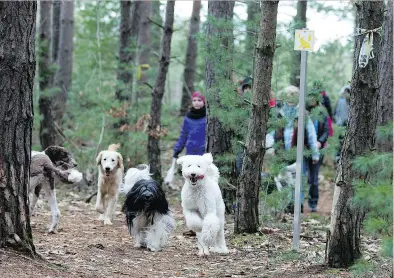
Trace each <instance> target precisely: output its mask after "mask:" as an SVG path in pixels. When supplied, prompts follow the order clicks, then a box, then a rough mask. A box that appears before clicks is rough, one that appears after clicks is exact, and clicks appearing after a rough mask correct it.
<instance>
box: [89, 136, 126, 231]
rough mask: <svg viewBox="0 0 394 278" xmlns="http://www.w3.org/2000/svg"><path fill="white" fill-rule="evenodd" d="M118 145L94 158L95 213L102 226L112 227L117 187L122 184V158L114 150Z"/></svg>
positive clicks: (110, 147) (111, 146)
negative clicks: (95, 170) (102, 223)
mask: <svg viewBox="0 0 394 278" xmlns="http://www.w3.org/2000/svg"><path fill="white" fill-rule="evenodd" d="M119 147H120V146H119V145H115V144H112V145H110V146H109V147H108V150H106V151H102V152H100V153H99V154H98V156H97V158H96V162H97V166H98V172H99V176H98V182H97V187H98V191H97V200H96V211H98V212H99V213H100V216H99V220H101V221H104V225H112V217H113V215H114V212H115V209H116V203H117V201H118V194H119V193H118V192H119V187H120V185H121V184H122V179H123V173H124V166H123V158H122V155H121V154H120V153H118V152H117V151H116V150H117V149H118V148H119Z"/></svg>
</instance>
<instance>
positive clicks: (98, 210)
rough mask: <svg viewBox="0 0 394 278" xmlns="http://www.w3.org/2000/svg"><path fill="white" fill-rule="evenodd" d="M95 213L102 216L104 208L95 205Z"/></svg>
mask: <svg viewBox="0 0 394 278" xmlns="http://www.w3.org/2000/svg"><path fill="white" fill-rule="evenodd" d="M96 211H97V212H99V213H101V214H103V213H104V206H102V205H96Z"/></svg>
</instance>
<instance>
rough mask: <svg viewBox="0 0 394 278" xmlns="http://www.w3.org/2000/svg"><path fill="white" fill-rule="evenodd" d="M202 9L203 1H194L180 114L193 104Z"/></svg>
mask: <svg viewBox="0 0 394 278" xmlns="http://www.w3.org/2000/svg"><path fill="white" fill-rule="evenodd" d="M200 10H201V1H193V11H192V16H191V18H190V25H189V37H188V40H187V50H186V59H185V69H184V72H183V79H184V80H182V83H183V87H182V101H181V110H180V115H181V116H185V115H186V112H187V111H188V109H189V107H190V105H191V104H192V101H191V100H192V98H191V94H193V92H194V77H195V73H196V59H197V39H196V35H197V34H198V32H199V31H200Z"/></svg>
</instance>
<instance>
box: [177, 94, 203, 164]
mask: <svg viewBox="0 0 394 278" xmlns="http://www.w3.org/2000/svg"><path fill="white" fill-rule="evenodd" d="M205 104H206V103H205V97H204V96H203V95H202V94H201V93H200V92H194V93H193V95H192V108H191V109H190V111H189V112H187V114H186V116H185V119H184V121H183V125H182V130H181V134H180V136H179V138H178V141H177V142H176V144H175V147H174V155H173V157H174V158H178V155H179V154H180V153H181V152H182V150H183V148H185V147H186V155H203V154H204V153H205V129H206V126H207V117H206V107H205Z"/></svg>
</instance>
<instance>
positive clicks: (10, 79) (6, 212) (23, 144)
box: [0, 1, 37, 255]
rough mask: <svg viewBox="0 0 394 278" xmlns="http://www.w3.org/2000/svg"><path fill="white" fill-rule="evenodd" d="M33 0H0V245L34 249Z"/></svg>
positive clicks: (34, 6)
mask: <svg viewBox="0 0 394 278" xmlns="http://www.w3.org/2000/svg"><path fill="white" fill-rule="evenodd" d="M36 12H37V3H36V2H35V1H4V2H0V45H1V48H0V72H1V75H0V97H1V100H2V101H0V248H4V247H11V248H14V249H18V250H23V251H24V252H28V253H29V254H31V255H34V254H35V248H34V245H33V237H32V231H31V227H30V216H29V207H28V194H27V192H28V188H27V187H28V184H29V169H30V152H31V144H32V143H31V141H32V127H33V84H34V75H35V66H36V60H35V45H34V44H35V33H36V31H35V28H36V23H35V21H36Z"/></svg>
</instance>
